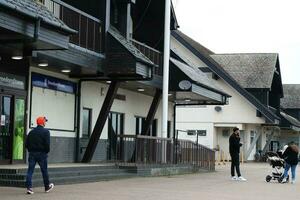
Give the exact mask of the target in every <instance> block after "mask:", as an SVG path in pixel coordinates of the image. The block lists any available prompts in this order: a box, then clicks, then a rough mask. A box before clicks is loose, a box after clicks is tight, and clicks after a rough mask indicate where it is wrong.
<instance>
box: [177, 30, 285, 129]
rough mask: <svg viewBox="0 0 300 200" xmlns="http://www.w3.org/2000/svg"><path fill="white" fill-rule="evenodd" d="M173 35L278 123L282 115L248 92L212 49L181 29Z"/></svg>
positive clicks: (267, 116) (268, 117)
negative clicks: (214, 55) (215, 55)
mask: <svg viewBox="0 0 300 200" xmlns="http://www.w3.org/2000/svg"><path fill="white" fill-rule="evenodd" d="M172 36H173V37H174V38H175V39H176V40H177V41H179V42H180V43H181V44H182V45H183V46H184V47H185V48H187V49H189V51H191V52H192V53H193V54H194V55H195V56H197V57H198V58H199V59H200V60H201V61H202V62H204V63H205V64H206V65H207V66H208V67H209V68H210V70H211V71H212V72H213V73H214V74H216V75H218V76H219V77H220V78H221V79H223V80H224V81H225V82H227V83H228V84H229V85H231V86H232V87H233V88H235V89H236V90H237V91H238V92H239V93H240V94H241V95H242V96H244V97H245V98H246V99H247V100H248V101H249V102H250V103H251V104H252V105H254V106H255V107H256V109H257V110H258V111H259V112H260V113H262V115H263V116H264V117H265V119H266V121H267V122H268V123H275V124H278V123H279V120H280V117H278V116H277V115H276V114H274V113H273V112H272V111H271V110H270V109H268V108H267V107H266V106H265V105H263V104H262V103H261V102H260V101H259V100H258V99H256V98H255V97H254V96H253V95H252V94H250V93H249V92H247V90H246V89H245V88H243V87H242V86H241V85H240V84H239V83H238V82H237V81H236V80H235V79H234V78H233V77H232V76H230V74H229V73H227V72H226V71H225V69H224V68H222V67H221V66H220V64H219V63H217V62H216V61H215V60H214V59H213V58H212V57H211V56H210V55H211V51H210V50H208V49H207V48H205V47H203V46H202V45H201V44H199V43H197V42H195V41H194V40H192V39H191V38H189V37H188V36H187V35H185V34H183V33H182V32H180V31H172Z"/></svg>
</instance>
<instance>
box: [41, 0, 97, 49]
mask: <svg viewBox="0 0 300 200" xmlns="http://www.w3.org/2000/svg"><path fill="white" fill-rule="evenodd" d="M41 3H43V4H44V5H45V6H46V7H47V8H48V10H49V11H50V12H52V13H53V14H54V15H55V16H56V17H57V18H59V19H60V20H62V21H63V22H64V23H65V24H66V25H67V26H69V27H70V28H72V29H74V30H76V31H78V33H77V34H75V35H71V36H70V43H72V44H75V45H77V46H80V47H82V48H85V49H88V50H91V51H94V52H97V53H101V52H102V23H101V21H100V20H99V19H97V18H95V17H93V16H91V15H89V14H87V13H85V12H82V11H81V10H79V9H77V8H75V7H72V6H71V5H68V4H66V3H64V2H62V1H60V0H43V1H42V2H41Z"/></svg>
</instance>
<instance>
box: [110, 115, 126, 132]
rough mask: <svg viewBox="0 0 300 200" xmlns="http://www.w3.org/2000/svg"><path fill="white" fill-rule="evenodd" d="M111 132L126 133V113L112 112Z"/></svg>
mask: <svg viewBox="0 0 300 200" xmlns="http://www.w3.org/2000/svg"><path fill="white" fill-rule="evenodd" d="M108 117H109V118H108V126H109V132H113V133H114V134H115V135H123V134H124V113H117V112H110V113H109V116H108Z"/></svg>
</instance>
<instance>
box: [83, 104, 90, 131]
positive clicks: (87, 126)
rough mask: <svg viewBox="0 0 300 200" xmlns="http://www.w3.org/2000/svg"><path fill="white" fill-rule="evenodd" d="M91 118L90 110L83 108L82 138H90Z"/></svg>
mask: <svg viewBox="0 0 300 200" xmlns="http://www.w3.org/2000/svg"><path fill="white" fill-rule="evenodd" d="M91 118H92V110H91V109H88V108H84V109H83V111H82V137H90V135H91Z"/></svg>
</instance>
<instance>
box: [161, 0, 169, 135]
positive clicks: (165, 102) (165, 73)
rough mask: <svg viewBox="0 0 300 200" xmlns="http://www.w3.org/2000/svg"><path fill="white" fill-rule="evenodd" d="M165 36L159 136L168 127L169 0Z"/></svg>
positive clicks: (166, 5)
mask: <svg viewBox="0 0 300 200" xmlns="http://www.w3.org/2000/svg"><path fill="white" fill-rule="evenodd" d="M165 1H166V2H165V30H164V32H165V36H164V65H163V67H164V70H163V94H162V107H163V108H162V124H161V125H162V126H161V127H162V130H161V134H162V135H161V137H165V136H166V135H167V128H168V93H169V60H170V34H171V31H170V23H171V0H165Z"/></svg>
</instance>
